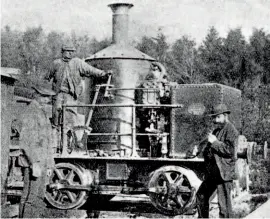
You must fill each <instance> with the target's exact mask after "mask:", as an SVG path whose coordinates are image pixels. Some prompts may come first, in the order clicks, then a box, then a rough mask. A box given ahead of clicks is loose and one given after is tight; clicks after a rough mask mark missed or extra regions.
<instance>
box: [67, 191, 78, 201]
mask: <svg viewBox="0 0 270 219" xmlns="http://www.w3.org/2000/svg"><path fill="white" fill-rule="evenodd" d="M66 194H67V196H68V198H69V199H70V201H71V203H73V202H75V201H76V195H75V194H74V193H73V192H70V191H67V192H66Z"/></svg>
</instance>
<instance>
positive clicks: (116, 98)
mask: <svg viewBox="0 0 270 219" xmlns="http://www.w3.org/2000/svg"><path fill="white" fill-rule="evenodd" d="M132 6H133V5H132V4H127V3H116V4H111V5H109V7H110V8H111V9H112V11H113V36H112V41H113V42H112V44H111V45H110V46H109V47H107V48H105V49H103V50H101V51H99V52H97V53H96V54H94V55H92V56H91V57H88V58H86V59H85V61H86V62H87V63H89V64H91V65H92V66H95V67H98V68H100V69H104V70H111V71H112V72H113V73H112V75H111V76H109V78H108V80H107V81H101V80H100V79H85V91H84V94H83V96H82V97H81V98H82V101H81V102H83V103H81V104H79V105H64V106H63V125H62V128H61V133H62V134H61V142H60V143H59V144H58V149H57V152H56V154H55V162H56V165H55V168H54V171H53V173H52V175H51V176H50V179H49V182H48V185H47V192H46V199H47V200H48V202H49V203H50V204H51V205H52V206H54V207H56V208H59V209H74V208H79V207H80V206H82V205H83V204H84V203H85V202H86V201H87V199H88V196H89V195H92V194H95V195H98V196H103V197H106V198H107V199H108V200H109V199H111V198H112V197H114V196H115V195H117V194H130V195H132V194H147V195H148V196H149V197H150V200H151V202H152V204H153V205H154V206H155V207H156V208H157V209H158V210H159V211H160V212H161V213H163V214H167V215H178V214H183V213H185V211H187V210H188V209H190V208H192V207H193V204H194V200H195V195H196V191H197V190H198V187H199V185H200V183H201V180H202V178H203V176H204V160H203V158H202V157H200V155H199V156H196V155H197V153H196V151H194V148H195V150H196V149H198V150H200V148H199V147H200V146H198V145H201V143H202V142H201V140H202V139H203V138H204V137H205V136H206V134H207V132H208V131H209V126H210V125H209V124H210V121H209V117H207V116H206V115H207V114H208V113H209V112H210V111H211V109H212V107H213V106H214V105H216V104H219V103H225V104H226V105H227V106H228V107H229V108H231V109H233V111H232V114H231V117H232V121H233V122H234V123H235V126H236V127H238V128H239V127H240V118H241V116H240V113H241V109H240V104H239V103H240V102H241V92H240V91H239V90H237V89H234V88H231V87H228V86H225V85H221V84H184V85H178V84H173V83H171V82H170V81H168V80H167V78H166V70H165V68H164V67H163V65H162V64H160V63H157V62H156V60H155V59H154V58H152V57H150V56H148V55H146V54H144V53H142V52H140V51H138V50H137V49H135V48H133V47H132V46H130V45H129V44H128V37H127V35H128V11H129V9H130V8H131V7H132ZM155 71H158V74H156V73H155ZM72 107H76V108H78V112H79V114H78V116H79V117H78V118H81V119H78V124H76V125H74V127H72V128H71V129H68V128H67V127H66V126H65V119H67V110H68V109H70V108H72ZM80 121H83V122H80ZM192 154H193V155H194V156H190V155H192ZM90 197H91V196H90Z"/></svg>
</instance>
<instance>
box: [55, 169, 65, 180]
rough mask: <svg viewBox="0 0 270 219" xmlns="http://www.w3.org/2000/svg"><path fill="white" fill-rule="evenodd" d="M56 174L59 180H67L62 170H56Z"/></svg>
mask: <svg viewBox="0 0 270 219" xmlns="http://www.w3.org/2000/svg"><path fill="white" fill-rule="evenodd" d="M54 172H55V173H56V175H57V176H58V178H59V179H60V180H61V179H65V176H64V175H63V173H62V171H61V170H60V169H55V170H54Z"/></svg>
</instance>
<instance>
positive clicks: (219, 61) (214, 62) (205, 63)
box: [199, 27, 226, 84]
mask: <svg viewBox="0 0 270 219" xmlns="http://www.w3.org/2000/svg"><path fill="white" fill-rule="evenodd" d="M223 50H224V48H223V42H222V38H221V37H219V35H218V32H217V30H216V29H215V28H214V27H211V28H210V30H209V32H208V34H207V36H206V37H205V40H204V41H203V44H202V45H201V46H200V47H199V59H200V62H201V72H202V74H203V75H204V76H205V77H206V78H207V79H208V81H210V82H218V83H224V84H226V78H225V74H224V72H225V66H224V60H225V59H226V57H224V51H223Z"/></svg>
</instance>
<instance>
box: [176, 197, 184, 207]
mask: <svg viewBox="0 0 270 219" xmlns="http://www.w3.org/2000/svg"><path fill="white" fill-rule="evenodd" d="M176 202H177V203H178V204H179V205H180V207H183V206H184V205H185V201H184V200H183V199H182V196H177V197H176Z"/></svg>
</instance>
